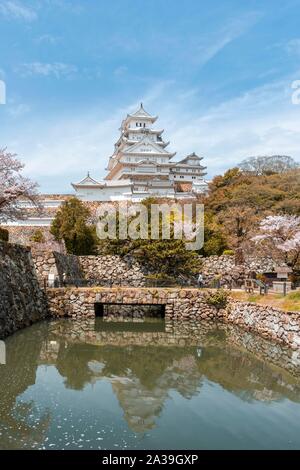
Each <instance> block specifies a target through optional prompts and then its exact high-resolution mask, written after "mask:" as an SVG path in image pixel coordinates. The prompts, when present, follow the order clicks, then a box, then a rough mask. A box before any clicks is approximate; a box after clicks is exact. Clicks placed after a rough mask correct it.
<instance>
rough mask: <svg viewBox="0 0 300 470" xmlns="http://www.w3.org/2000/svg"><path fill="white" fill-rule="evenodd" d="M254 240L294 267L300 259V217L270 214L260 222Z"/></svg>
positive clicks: (275, 256)
mask: <svg viewBox="0 0 300 470" xmlns="http://www.w3.org/2000/svg"><path fill="white" fill-rule="evenodd" d="M252 240H253V241H255V242H256V243H258V244H260V245H261V246H262V248H263V249H265V250H267V251H269V254H270V255H271V256H273V257H274V258H277V257H279V258H281V259H283V260H284V261H285V262H286V263H287V264H289V265H290V266H291V267H292V268H294V267H295V266H296V265H297V263H298V262H299V261H300V217H297V216H295V215H270V216H268V217H266V218H265V219H263V220H262V221H261V222H260V225H259V233H258V234H257V235H256V236H255V237H253V238H252Z"/></svg>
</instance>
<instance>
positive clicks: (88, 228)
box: [50, 197, 97, 255]
mask: <svg viewBox="0 0 300 470" xmlns="http://www.w3.org/2000/svg"><path fill="white" fill-rule="evenodd" d="M90 217H91V214H90V211H89V209H88V208H87V207H86V206H85V205H84V204H83V203H82V202H81V201H79V199H77V198H75V197H72V198H70V199H68V200H67V201H65V202H64V203H63V204H62V206H61V208H60V210H59V211H58V212H57V214H56V216H55V218H54V220H53V222H52V225H51V229H50V232H51V234H52V235H53V236H54V238H55V240H57V241H62V240H64V242H65V245H66V249H67V252H68V253H71V254H74V255H92V254H94V253H95V251H96V246H97V236H96V232H95V227H93V226H92V225H90V224H89V219H90Z"/></svg>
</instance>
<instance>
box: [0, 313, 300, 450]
mask: <svg viewBox="0 0 300 470" xmlns="http://www.w3.org/2000/svg"><path fill="white" fill-rule="evenodd" d="M6 349H7V364H6V365H0V387H1V396H0V405H1V407H0V448H1V449H300V354H299V353H298V352H295V351H294V352H293V351H290V350H287V349H283V348H281V347H280V346H278V345H275V344H272V343H269V342H267V341H265V340H262V339H260V338H257V337H255V336H253V335H250V334H249V333H246V332H243V331H241V330H237V329H235V328H232V327H228V326H227V327H225V326H216V325H208V324H205V323H203V324H201V325H198V326H197V327H195V325H194V326H193V325H190V326H188V325H187V324H185V325H184V327H183V326H182V325H176V324H173V325H167V326H166V328H165V325H164V323H163V321H162V320H156V321H154V320H152V321H149V322H145V323H142V324H141V323H138V324H134V323H108V322H105V321H103V320H102V319H96V320H87V321H81V322H76V321H71V320H59V321H52V322H43V323H39V324H36V325H34V326H32V327H30V328H27V329H25V330H23V331H20V332H18V333H17V334H15V335H13V336H12V337H10V338H8V339H7V340H6Z"/></svg>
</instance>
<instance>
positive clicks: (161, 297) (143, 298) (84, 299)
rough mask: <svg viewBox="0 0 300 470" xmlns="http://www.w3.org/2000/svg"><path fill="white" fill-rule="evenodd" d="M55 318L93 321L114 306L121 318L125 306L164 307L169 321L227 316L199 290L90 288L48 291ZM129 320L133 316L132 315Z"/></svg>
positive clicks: (141, 308) (51, 309)
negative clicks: (100, 312)
mask: <svg viewBox="0 0 300 470" xmlns="http://www.w3.org/2000/svg"><path fill="white" fill-rule="evenodd" d="M47 295H48V300H49V307H50V311H51V314H52V316H55V317H61V316H65V317H72V318H91V317H95V316H96V315H97V313H98V312H99V311H101V309H100V308H99V307H101V306H106V305H109V306H113V307H114V308H113V309H112V312H114V313H115V314H116V315H118V314H119V313H120V312H121V315H122V308H124V307H125V306H131V307H135V306H139V310H140V311H142V312H143V311H144V310H143V307H145V306H152V307H153V306H157V307H161V312H163V316H164V317H165V319H166V320H182V319H194V320H198V319H216V318H217V317H218V318H219V317H222V316H223V315H224V313H225V311H224V310H222V309H217V308H216V307H214V306H212V305H210V304H209V303H208V302H207V293H206V292H203V291H201V290H200V289H179V288H150V287H149V288H146V287H144V288H127V287H111V288H105V287H92V288H91V287H89V288H57V289H48V290H47ZM129 316H130V315H129Z"/></svg>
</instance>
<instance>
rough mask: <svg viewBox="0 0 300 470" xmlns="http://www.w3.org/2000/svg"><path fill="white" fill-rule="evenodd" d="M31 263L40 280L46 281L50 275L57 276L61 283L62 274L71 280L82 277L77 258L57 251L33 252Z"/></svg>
mask: <svg viewBox="0 0 300 470" xmlns="http://www.w3.org/2000/svg"><path fill="white" fill-rule="evenodd" d="M33 261H34V265H35V269H36V272H37V276H38V278H39V279H40V280H42V279H47V278H48V276H49V274H50V273H51V274H54V275H55V276H58V277H59V279H60V280H61V281H62V280H63V273H66V276H67V278H71V279H81V278H82V277H83V273H82V271H81V267H80V264H79V261H78V257H77V256H74V255H65V254H63V253H59V252H57V251H33Z"/></svg>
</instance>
